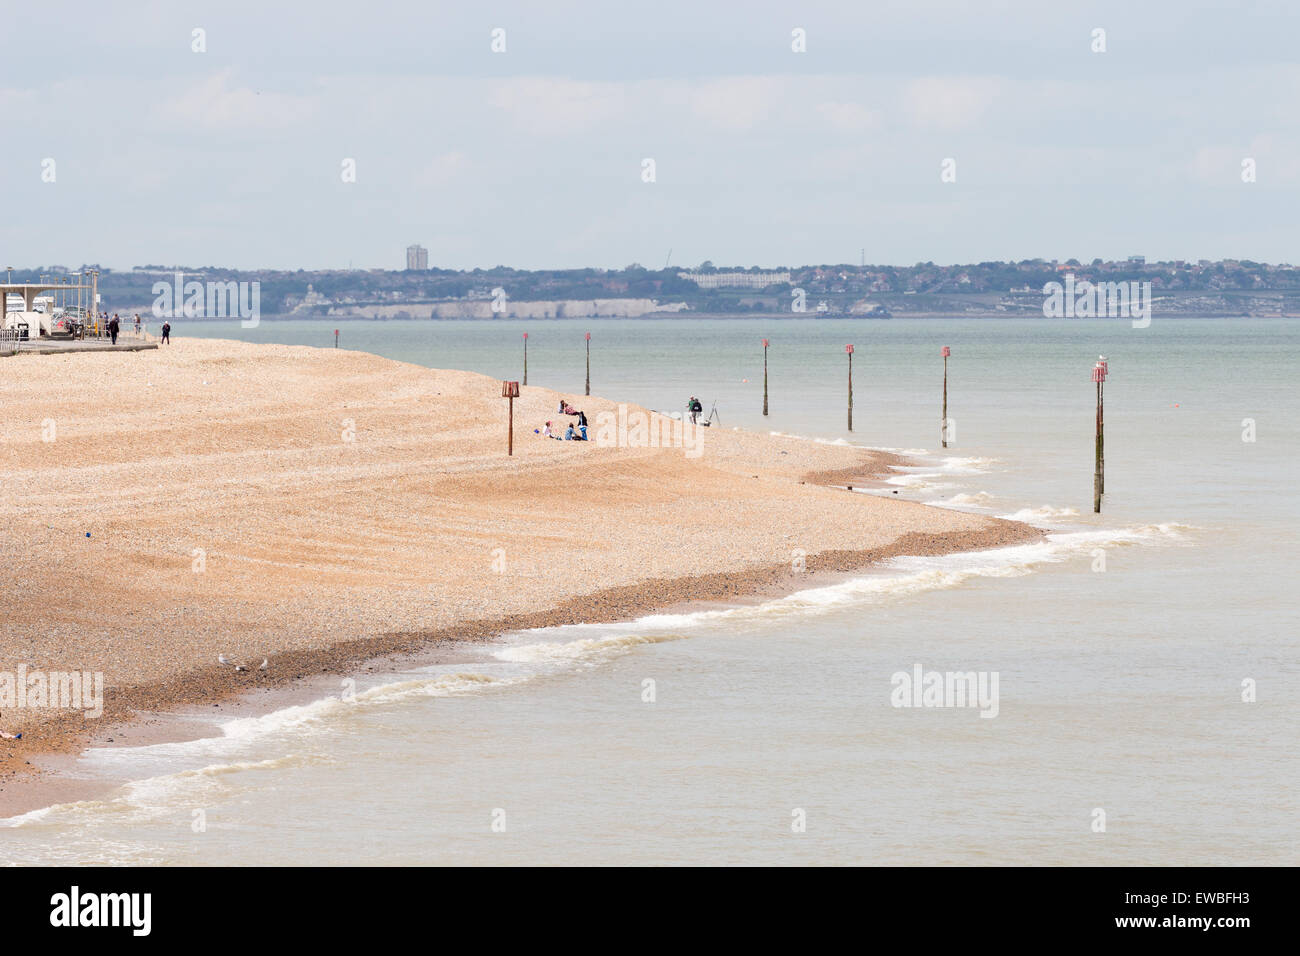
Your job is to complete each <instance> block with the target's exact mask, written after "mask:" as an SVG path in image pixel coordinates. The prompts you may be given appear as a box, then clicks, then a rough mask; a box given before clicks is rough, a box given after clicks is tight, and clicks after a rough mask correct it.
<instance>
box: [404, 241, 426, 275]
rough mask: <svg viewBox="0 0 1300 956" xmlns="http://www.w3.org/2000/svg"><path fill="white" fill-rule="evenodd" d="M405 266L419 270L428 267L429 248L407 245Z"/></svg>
mask: <svg viewBox="0 0 1300 956" xmlns="http://www.w3.org/2000/svg"><path fill="white" fill-rule="evenodd" d="M406 268H407V269H421V270H423V269H427V268H429V250H428V249H426V248H424V246H407V247H406Z"/></svg>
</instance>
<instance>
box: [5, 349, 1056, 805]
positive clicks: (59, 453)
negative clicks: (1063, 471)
mask: <svg viewBox="0 0 1300 956" xmlns="http://www.w3.org/2000/svg"><path fill="white" fill-rule="evenodd" d="M155 385H158V388H157V389H155ZM215 386H223V387H221V388H217V387H215ZM499 391H500V383H499V382H497V381H494V380H491V379H487V378H486V377H485V376H481V375H476V374H473V373H466V372H455V371H444V370H437V369H427V368H424V367H420V366H414V365H410V364H408V363H402V362H394V361H391V360H388V359H383V358H380V357H378V356H374V355H371V354H369V353H364V352H354V351H350V350H335V349H317V348H308V347H302V346H275V345H257V346H252V345H248V344H246V343H238V342H230V341H224V340H211V339H207V340H202V339H195V340H182V341H181V342H179V343H178V344H177V345H175V346H173V347H171V348H170V349H167V350H162V351H151V352H146V353H131V354H128V355H114V356H109V355H102V354H92V353H79V354H75V355H69V356H64V357H52V358H51V359H50V360H49V361H46V362H41V363H22V365H21V366H19V367H18V371H17V372H16V374H15V376H14V378H13V379H11V380H7V381H5V382H2V383H0V401H4V402H6V404H7V407H8V408H9V409H11V416H10V418H9V420H8V421H7V422H5V423H0V442H2V443H3V445H4V446H5V448H6V454H7V455H8V464H7V467H8V468H9V469H12V473H13V475H14V478H15V480H16V481H18V482H20V483H21V484H20V485H19V486H20V487H22V488H23V489H24V492H25V494H23V495H14V496H11V497H10V498H9V499H8V500H5V501H0V522H6V523H7V525H8V528H9V530H10V533H9V534H8V535H7V536H6V538H0V561H3V562H6V563H7V565H8V566H9V567H10V568H11V571H10V580H11V584H12V585H13V586H12V587H10V588H9V589H7V590H5V591H2V592H0V618H3V619H4V620H6V625H7V626H6V628H5V631H4V632H3V639H2V640H0V652H2V654H3V661H0V671H6V670H8V671H12V670H13V669H15V668H16V667H17V666H20V665H23V664H26V665H27V666H28V667H30V668H31V669H32V670H37V669H41V670H45V671H47V672H53V671H56V670H60V669H67V670H91V671H103V672H104V687H105V694H104V712H103V715H102V717H101V718H99V719H97V720H94V721H89V720H87V719H86V718H85V717H84V716H83V715H82V712H81V711H80V710H64V711H56V710H52V709H51V710H39V711H38V710H37V709H36V708H35V707H32V708H28V709H26V710H21V709H20V710H6V711H5V712H4V713H3V714H0V729H3V730H7V731H11V732H12V731H18V730H21V731H22V732H23V738H22V739H21V740H12V739H11V740H0V815H2V816H13V815H15V814H16V813H22V812H26V811H28V810H32V809H38V808H40V807H43V806H48V805H51V804H52V803H59V802H67V801H66V800H64V799H60V795H64V796H66V795H70V794H71V795H74V796H75V795H77V794H82V795H84V791H85V789H86V787H90V788H91V789H95V787H96V786H100V787H101V789H102V782H101V784H94V785H92V784H89V783H87V782H86V781H85V780H80V779H79V778H77V777H76V776H75V775H69V774H68V773H67V771H68V770H69V769H70V768H71V767H72V766H73V765H74V764H75V755H77V754H79V753H81V752H82V751H83V750H84V749H85V748H86V747H87V746H91V745H99V744H102V743H106V744H108V745H121V744H122V743H123V739H122V738H126V741H127V742H129V743H130V744H134V745H138V744H139V743H140V742H141V738H148V737H149V736H150V735H151V734H156V733H157V730H158V727H159V726H160V725H164V724H166V725H170V726H173V727H175V726H176V725H177V724H178V723H183V720H184V715H185V714H186V713H187V712H188V713H191V714H193V713H195V712H197V711H198V709H199V708H205V709H207V710H213V709H216V710H221V712H222V713H223V715H225V714H227V713H229V710H228V709H227V708H235V709H238V708H244V709H247V708H248V707H249V706H250V705H249V701H250V700H252V699H253V697H254V696H256V697H258V698H261V697H263V696H264V694H263V693H262V692H266V693H270V694H272V695H275V696H277V697H279V696H282V695H284V694H285V693H287V694H288V695H289V696H292V695H294V694H301V693H303V692H304V688H308V687H311V686H317V687H320V686H321V685H320V684H319V683H318V682H317V680H316V679H319V678H322V677H323V676H330V677H338V676H344V675H347V674H349V673H358V672H361V671H362V670H363V669H366V670H373V669H374V668H375V667H381V668H382V667H392V666H395V665H393V664H392V663H391V662H392V661H393V660H395V659H402V660H409V658H411V657H412V656H427V655H430V654H437V655H444V656H445V655H454V653H455V648H456V647H457V646H461V647H463V646H467V643H468V642H476V643H481V642H485V641H490V640H492V639H494V638H497V637H499V636H500V635H502V634H504V633H507V632H513V631H521V630H529V629H534V628H541V627H552V626H557V625H564V624H576V623H604V622H614V621H623V620H632V619H635V618H638V617H641V616H644V615H645V614H647V613H651V612H656V611H662V610H664V609H667V608H673V607H682V606H698V605H700V604H702V603H714V604H716V603H718V602H724V603H726V602H732V603H735V602H738V601H744V600H754V599H756V598H757V599H762V598H763V597H765V596H773V595H776V594H789V593H791V592H793V591H797V590H803V589H806V588H808V587H813V586H816V581H817V580H818V579H820V578H824V577H828V576H833V575H845V574H852V573H855V572H861V571H863V570H865V569H867V568H870V567H872V566H874V565H877V564H879V563H880V562H882V561H885V560H887V559H889V558H892V557H895V556H899V555H904V554H907V555H918V556H926V555H934V554H945V553H950V552H954V551H971V550H984V549H989V548H995V547H1000V546H1004V545H1008V544H1014V543H1017V542H1020V541H1025V540H1030V539H1036V538H1039V537H1041V536H1042V534H1043V532H1042V531H1040V530H1039V529H1037V528H1034V527H1032V526H1030V525H1027V524H1022V523H1019V522H1014V521H1006V520H1002V519H995V518H989V517H984V516H976V515H970V514H964V513H960V512H954V511H948V510H944V509H938V508H930V507H928V506H925V505H922V504H919V503H915V502H907V501H901V500H891V499H887V498H883V497H879V496H871V495H860V494H854V493H852V492H848V493H846V492H845V491H844V490H843V488H844V486H845V485H851V484H869V483H872V482H873V481H874V482H878V481H879V480H880V479H881V478H882V477H884V476H885V475H887V474H889V473H890V468H891V466H898V465H902V466H906V465H908V464H910V461H909V460H907V459H904V458H901V457H900V456H897V455H893V454H891V453H886V452H877V451H873V450H870V449H867V448H864V447H862V446H851V445H837V444H826V443H813V442H811V441H809V440H806V439H798V438H792V437H790V436H776V435H771V434H763V433H758V432H744V431H741V430H739V429H730V430H728V429H709V430H701V431H704V432H706V434H707V441H705V442H704V443H703V445H700V446H698V447H697V448H696V449H695V454H692V453H691V448H690V446H679V447H668V446H664V447H660V446H657V445H653V446H648V447H646V446H641V445H636V444H633V443H627V444H621V443H616V444H614V445H601V444H599V443H597V442H592V443H585V444H572V443H564V442H553V441H546V440H541V439H539V438H537V437H536V436H534V435H533V434H531V426H532V424H533V423H534V422H538V423H540V422H542V421H544V420H546V419H547V418H548V417H552V418H553V417H555V412H554V409H555V403H556V401H557V398H558V397H559V396H560V395H561V393H559V392H555V391H553V390H550V389H543V388H539V387H529V388H528V389H527V390H526V391H525V394H524V396H523V397H522V398H521V399H518V400H516V403H515V416H516V419H517V423H516V443H515V446H516V447H515V455H514V457H512V458H508V457H506V456H505V455H504V454H503V452H504V449H501V448H498V447H496V446H495V442H493V446H492V447H491V448H489V447H486V446H485V444H484V442H483V441H482V440H481V439H482V432H483V430H484V426H485V425H488V426H491V431H492V432H493V433H494V434H495V431H496V428H497V427H500V428H501V429H502V437H504V426H505V421H504V418H505V415H504V412H505V409H504V408H503V407H501V400H500V398H499ZM563 395H565V396H574V393H563ZM574 400H575V401H581V402H582V404H583V405H584V406H585V407H586V409H587V411H588V414H589V415H590V416H591V418H592V421H593V424H595V425H596V427H597V428H599V427H600V426H599V416H601V415H612V414H614V413H615V412H616V411H617V413H618V414H620V415H622V416H624V417H626V415H627V409H628V407H629V406H627V404H626V403H616V402H613V401H612V400H609V399H604V398H599V397H597V396H577V397H575V398H574ZM51 404H54V405H57V406H58V407H59V408H60V409H61V413H60V414H61V417H60V420H59V423H58V427H59V433H58V440H57V441H55V442H49V441H43V440H42V439H41V428H40V425H41V422H42V419H43V418H44V417H45V415H46V414H47V412H46V409H47V408H48V407H49V406H50V405H51ZM105 408H106V409H111V411H110V412H108V413H107V414H105V413H102V412H100V411H98V410H99V409H105ZM632 409H633V411H634V412H637V413H641V412H645V410H643V409H639V408H637V407H636V406H632ZM647 414H648V413H647ZM340 422H342V423H343V424H344V429H345V433H344V437H343V438H342V440H340V432H339V423H340ZM354 422H355V426H353V425H352V424H351V423H354ZM349 428H353V429H354V436H352V437H349V435H348V434H347V432H346V429H349ZM521 431H522V433H523V434H522V435H520V434H519V433H520V432H521ZM683 448H685V449H686V453H685V454H683ZM104 487H109V488H111V489H112V493H111V494H107V495H106V494H105V493H104V491H103V490H101V489H102V488H104ZM69 489H71V490H69ZM29 490H30V493H27V492H28V491H29ZM140 502H146V503H147V504H146V505H143V506H142V505H141V504H140ZM573 502H577V503H579V505H578V507H580V509H581V510H580V512H579V513H580V518H581V520H579V521H570V520H566V519H567V516H568V512H569V511H570V510H572V505H571V503H573ZM557 517H558V520H557ZM83 530H84V536H83V534H82V531H83ZM92 532H93V536H92ZM196 544H199V545H201V547H202V550H201V551H199V550H195V551H194V553H202V554H203V557H204V560H205V561H206V566H205V567H203V568H199V567H197V566H195V567H191V553H192V552H191V549H194V548H195V545H196ZM504 545H509V549H508V552H509V570H508V573H506V569H505V567H502V568H501V569H500V570H499V571H498V570H497V569H496V568H495V567H494V568H493V569H492V570H493V571H496V572H497V573H491V572H489V569H488V561H489V559H491V560H495V555H496V554H497V553H498V552H500V554H501V555H502V558H503V560H504V556H505V555H506V549H505V548H504V547H503V546H504ZM795 553H799V554H802V555H805V556H806V557H805V561H806V570H804V571H802V572H796V571H794V570H793V566H792V561H791V560H790V559H789V557H790V556H791V555H793V554H795ZM195 560H197V559H195ZM696 567H698V568H709V569H714V570H708V571H705V572H702V573H689V571H687V573H683V570H686V569H690V568H696ZM200 570H202V571H203V572H204V573H198V571H200ZM50 582H60V586H56V587H55V588H53V589H51V588H50ZM62 582H75V584H76V586H75V587H67V586H61V585H62ZM28 594H30V595H33V598H32V599H28V598H27V595H28ZM39 595H45V596H44V597H39ZM218 651H221V652H223V653H224V654H227V655H229V656H230V657H233V658H235V659H237V660H242V661H245V662H249V663H250V667H249V669H248V670H246V671H242V672H236V671H234V670H233V669H232V668H231V667H229V666H224V665H221V664H218V663H217V661H216V657H217V652H218ZM263 657H266V658H267V659H268V660H269V661H270V665H269V669H268V670H267V671H260V670H258V669H257V666H256V663H257V662H258V661H260V660H261V659H262V658H263ZM385 662H387V663H385ZM87 665H89V666H87ZM335 686H337V685H335ZM254 709H256V707H255V705H254ZM92 723H93V725H94V726H93V727H92V726H90V725H91V724H92Z"/></svg>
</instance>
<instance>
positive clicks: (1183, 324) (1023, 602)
mask: <svg viewBox="0 0 1300 956" xmlns="http://www.w3.org/2000/svg"><path fill="white" fill-rule="evenodd" d="M173 327H174V330H173V333H172V334H173V337H175V338H178V339H179V338H181V337H185V336H208V337H220V338H234V339H240V340H244V341H249V342H262V343H285V344H293V345H312V346H319V347H325V348H333V347H335V330H336V329H337V330H338V347H340V348H345V349H356V350H364V351H368V352H374V353H377V354H379V355H383V356H387V357H389V358H393V359H398V360H401V361H404V362H411V363H415V364H418V365H423V366H429V367H436V368H459V369H472V370H474V371H478V372H482V373H485V374H487V375H490V376H492V377H494V378H500V379H515V380H518V379H522V378H523V346H524V340H523V333H524V332H527V333H528V340H527V345H528V382H529V384H530V385H542V386H547V387H550V388H554V389H558V390H562V391H566V392H568V393H572V394H576V395H581V394H582V390H583V386H584V379H585V374H586V364H585V363H586V357H587V340H586V338H585V333H587V332H590V333H591V340H590V357H591V359H590V360H591V388H592V391H593V392H594V393H596V394H600V395H603V396H606V397H610V398H616V399H620V400H627V401H630V402H636V403H640V404H642V405H646V406H648V407H651V408H656V409H660V410H664V411H680V410H681V409H682V408H683V407H684V405H685V402H686V400H687V398H688V397H689V396H691V395H695V396H698V397H699V398H700V399H701V401H702V402H703V404H704V407H705V410H706V412H715V413H716V414H715V416H714V421H715V424H714V425H713V426H712V427H716V428H724V429H726V428H744V429H753V430H758V431H763V432H773V433H779V434H783V435H789V436H795V437H797V438H800V439H803V440H806V441H808V442H810V443H811V442H817V441H831V442H844V443H850V444H855V445H861V446H864V447H870V448H883V449H888V450H891V451H896V452H900V453H902V454H904V455H906V456H907V457H908V458H910V459H911V460H912V461H913V462H914V463H915V464H914V465H913V466H909V467H906V468H900V469H897V470H895V471H894V472H893V473H892V475H891V476H890V477H889V478H888V479H887V480H886V482H885V483H884V484H883V485H882V486H880V487H873V488H869V489H865V490H863V489H859V491H860V493H863V494H882V495H887V496H889V497H896V498H900V499H907V500H910V501H919V502H925V503H928V504H931V505H933V506H935V507H939V508H955V509H959V510H963V511H970V512H974V513H979V514H986V515H999V516H1004V517H1010V518H1015V519H1017V520H1020V521H1027V522H1030V523H1031V524H1034V525H1037V526H1039V527H1042V528H1044V529H1047V530H1048V532H1049V533H1048V535H1047V537H1046V538H1045V539H1044V540H1042V541H1041V542H1037V543H1031V544H1025V545H1019V546H1015V547H1008V548H1003V549H999V550H992V551H983V552H976V553H965V554H955V555H948V556H943V557H930V558H899V559H897V560H895V561H893V562H891V563H889V564H888V565H886V566H884V567H880V568H876V569H873V570H871V571H869V572H864V573H862V574H860V575H858V576H856V577H853V578H851V579H847V580H835V581H830V582H828V581H822V580H819V581H810V583H809V586H807V587H806V588H804V589H802V590H799V591H797V592H796V593H791V594H789V595H785V596H779V597H775V598H772V599H770V600H763V601H760V602H753V601H751V602H748V603H743V604H738V605H735V606H719V605H711V606H708V607H701V608H698V609H694V610H692V609H686V610H684V611H682V612H680V613H672V614H654V615H650V616H647V617H644V618H641V619H639V620H633V621H627V622H623V623H615V624H597V625H584V626H574V627H562V628H554V629H546V630H534V631H527V632H520V633H512V634H505V635H502V636H501V638H500V639H499V640H497V641H495V642H492V643H488V644H484V645H481V646H475V647H472V648H469V649H467V650H466V651H465V652H464V653H463V654H461V655H459V656H458V658H457V660H456V662H455V663H454V664H452V663H444V664H439V665H431V666H419V667H412V668H410V669H408V670H404V671H402V672H399V673H387V674H376V673H365V674H359V675H350V677H349V679H348V680H347V681H345V680H342V679H341V680H340V681H339V682H338V688H337V689H330V688H328V687H323V688H322V689H321V692H320V694H319V696H318V697H316V698H315V699H309V700H302V701H298V702H295V703H292V704H286V705H284V706H279V707H275V708H272V709H271V710H270V711H269V712H263V713H247V714H244V715H241V716H237V717H231V716H225V717H219V716H214V717H211V718H207V719H206V720H207V723H206V724H205V725H204V730H203V731H202V733H201V735H200V736H199V739H192V740H187V741H185V742H178V743H157V744H153V745H149V746H127V747H122V746H113V747H107V746H106V747H100V748H96V749H92V750H90V751H89V752H87V753H85V754H84V755H83V756H82V757H81V758H79V759H78V760H77V762H76V763H75V765H74V766H73V767H72V768H71V769H70V770H69V773H71V774H72V775H74V776H77V777H82V778H87V779H91V780H102V781H110V782H111V787H110V789H108V791H107V792H105V793H103V794H102V795H101V796H99V797H97V798H95V799H90V800H84V801H80V802H75V803H67V804H58V805H54V806H49V807H45V808H42V809H38V810H35V811H32V812H30V813H24V814H22V815H20V816H16V817H11V818H9V819H6V820H3V821H0V863H8V864H42V863H48V864H55V863H59V864H78V863H85V864H192V865H220V864H252V865H276V864H309V865H311V864H319V865H340V866H341V865H351V864H484V865H511V864H704V865H719V864H759V865H773V864H822V865H827V864H829V865H835V864H868V865H871V864H888V865H934V864H940V865H943V864H992V865H1002V864H1007V865H1010V864H1031V865H1075V864H1096V865H1134V866H1137V865H1143V866H1146V865H1163V864H1174V865H1193V864H1197V865H1200V864H1205V865H1220V864H1223V865H1228V864H1265V865H1277V864H1287V865H1295V864H1296V863H1297V862H1300V853H1298V852H1297V840H1298V837H1297V833H1298V832H1300V828H1297V826H1296V819H1297V794H1300V757H1298V756H1297V746H1296V744H1297V728H1300V653H1298V652H1300V639H1298V637H1300V597H1298V596H1297V595H1298V594H1300V587H1297V572H1300V555H1297V548H1296V544H1297V541H1300V534H1298V533H1297V532H1298V531H1300V528H1298V525H1300V505H1298V504H1297V496H1296V483H1297V479H1298V478H1300V468H1298V467H1297V457H1298V456H1297V453H1298V452H1300V389H1298V388H1297V386H1296V369H1297V363H1300V322H1295V321H1289V320H1285V319H1257V318H1242V317H1234V318H1218V319H1181V318H1180V319H1165V318H1161V316H1160V315H1159V314H1158V312H1157V314H1156V315H1155V316H1154V317H1153V318H1152V321H1151V324H1150V325H1149V327H1146V328H1134V327H1133V324H1132V323H1131V322H1130V321H1128V320H1126V319H1019V318H1017V319H1010V318H1007V319H1001V318H993V319H938V318H936V319H903V318H893V319H888V320H864V319H817V318H803V319H800V318H793V317H790V316H784V317H747V318H743V319H741V318H705V317H691V318H664V319H658V318H645V319H633V320H626V319H581V320H579V319H573V320H553V321H541V320H530V321H515V320H504V319H502V320H495V321H464V322H457V321H387V322H383V321H359V320H344V319H328V320H293V319H289V318H283V317H263V318H262V320H261V321H260V323H259V324H258V325H257V326H256V327H255V328H250V329H245V328H242V327H241V325H240V323H239V322H238V321H229V322H225V321H208V322H197V321H184V320H179V321H176V322H174V323H173ZM763 339H767V340H768V341H769V343H770V345H769V348H768V350H767V360H768V370H769V372H768V374H769V384H768V388H769V412H770V413H769V414H768V415H766V416H764V415H763V413H762V411H763V409H762V405H763V402H762V399H763V358H764V351H763V345H762V340H763ZM849 344H852V345H853V346H854V354H853V359H852V360H853V426H854V427H853V431H852V432H850V431H848V429H847V420H846V419H847V410H846V405H847V400H848V356H847V354H846V351H845V346H846V345H849ZM944 346H948V347H950V348H951V357H950V358H949V359H948V362H947V375H948V414H949V418H950V419H951V422H950V437H951V440H950V441H949V443H948V447H947V448H944V447H942V446H941V443H940V434H941V417H942V416H941V400H942V388H943V376H944V360H943V358H942V356H941V349H942V348H943V347H944ZM1099 356H1105V357H1106V361H1107V364H1108V369H1109V374H1108V378H1107V381H1106V384H1105V438H1106V441H1105V451H1106V469H1105V495H1104V499H1103V505H1102V511H1101V513H1100V514H1094V513H1093V507H1092V506H1093V455H1094V423H1095V413H1096V401H1097V395H1096V386H1095V385H1094V384H1093V382H1092V369H1093V366H1094V365H1095V363H1096V362H1097V360H1098V358H1099ZM895 492H896V494H895ZM918 675H920V680H919V681H918V680H917V679H916V678H917V676H918ZM949 675H956V677H955V678H954V677H950V676H949ZM968 675H969V676H970V677H971V680H972V683H970V684H965V685H964V684H963V682H964V681H966V680H967V677H968ZM976 678H977V679H978V681H979V686H980V687H981V688H982V689H984V690H985V691H986V694H985V696H984V697H981V698H979V700H978V701H977V700H976V699H975V698H973V697H970V696H967V697H966V698H965V699H963V695H962V694H961V693H960V690H961V688H962V686H970V687H973V686H975V684H974V683H973V681H974V680H975V679H976ZM912 683H915V684H916V685H917V686H916V687H912V686H911V684H912ZM922 687H924V688H925V689H926V692H925V693H922V690H921V688H922ZM954 689H955V690H954ZM930 690H934V691H935V692H934V693H933V694H930V693H929V691H930ZM972 704H975V705H974V706H972Z"/></svg>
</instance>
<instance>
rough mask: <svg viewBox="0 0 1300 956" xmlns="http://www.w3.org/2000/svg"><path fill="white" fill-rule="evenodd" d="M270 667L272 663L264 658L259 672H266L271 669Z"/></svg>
mask: <svg viewBox="0 0 1300 956" xmlns="http://www.w3.org/2000/svg"><path fill="white" fill-rule="evenodd" d="M270 666H271V662H270V661H268V660H267V659H266V658H265V657H263V658H262V665H261V666H260V667H259V668H258V670H259V671H264V670H266V669H267V668H269V667H270Z"/></svg>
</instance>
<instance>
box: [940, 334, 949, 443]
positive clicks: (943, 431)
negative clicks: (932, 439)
mask: <svg viewBox="0 0 1300 956" xmlns="http://www.w3.org/2000/svg"><path fill="white" fill-rule="evenodd" d="M951 354H952V349H950V348H948V346H946V345H945V346H944V347H943V417H942V418H940V419H939V440H940V441H942V442H943V447H944V448H947V447H948V356H949V355H951Z"/></svg>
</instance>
